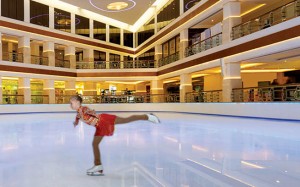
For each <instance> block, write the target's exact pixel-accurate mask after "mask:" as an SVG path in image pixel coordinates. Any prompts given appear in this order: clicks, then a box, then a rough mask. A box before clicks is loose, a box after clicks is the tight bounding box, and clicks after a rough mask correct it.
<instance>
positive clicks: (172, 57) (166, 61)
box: [158, 51, 179, 67]
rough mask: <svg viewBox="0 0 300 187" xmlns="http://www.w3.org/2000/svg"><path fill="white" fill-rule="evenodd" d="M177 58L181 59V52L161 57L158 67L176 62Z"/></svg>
mask: <svg viewBox="0 0 300 187" xmlns="http://www.w3.org/2000/svg"><path fill="white" fill-rule="evenodd" d="M177 60H179V52H178V51H177V52H176V53H174V54H172V55H169V56H166V57H163V58H161V59H159V60H158V67H161V66H165V65H167V64H170V63H172V62H175V61H177Z"/></svg>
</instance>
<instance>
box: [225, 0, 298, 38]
mask: <svg viewBox="0 0 300 187" xmlns="http://www.w3.org/2000/svg"><path fill="white" fill-rule="evenodd" d="M299 15H300V1H299V0H297V1H294V2H291V3H289V4H286V5H284V6H282V7H279V8H276V9H274V10H272V11H270V12H268V13H265V14H263V15H262V16H259V17H257V18H254V19H252V20H250V21H248V22H246V23H242V24H240V25H237V26H234V27H233V28H232V32H231V38H232V39H233V40H235V39H237V38H241V37H243V36H246V35H248V34H251V33H254V32H257V31H259V30H262V29H265V28H268V27H271V26H273V25H276V24H278V23H281V22H284V21H287V20H289V19H292V18H295V17H297V16H299Z"/></svg>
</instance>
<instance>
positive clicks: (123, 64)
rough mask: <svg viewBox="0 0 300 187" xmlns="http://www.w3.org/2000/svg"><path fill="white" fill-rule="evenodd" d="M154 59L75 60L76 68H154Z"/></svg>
mask: <svg viewBox="0 0 300 187" xmlns="http://www.w3.org/2000/svg"><path fill="white" fill-rule="evenodd" d="M155 62H156V61H155V60H134V61H88V62H77V63H76V69H107V68H108V67H109V69H121V68H122V69H123V68H124V69H130V68H155V67H156V63H155Z"/></svg>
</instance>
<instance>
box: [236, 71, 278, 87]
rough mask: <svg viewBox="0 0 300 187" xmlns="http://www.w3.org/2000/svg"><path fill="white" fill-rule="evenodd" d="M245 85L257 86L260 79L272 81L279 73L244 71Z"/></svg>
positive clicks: (243, 79)
mask: <svg viewBox="0 0 300 187" xmlns="http://www.w3.org/2000/svg"><path fill="white" fill-rule="evenodd" d="M241 77H242V81H243V87H244V88H247V87H257V86H258V85H257V83H258V82H259V81H270V82H271V83H272V81H273V80H274V79H276V78H277V73H242V74H241Z"/></svg>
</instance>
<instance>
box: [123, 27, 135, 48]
mask: <svg viewBox="0 0 300 187" xmlns="http://www.w3.org/2000/svg"><path fill="white" fill-rule="evenodd" d="M124 46H127V47H133V33H132V32H130V31H127V30H124Z"/></svg>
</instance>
